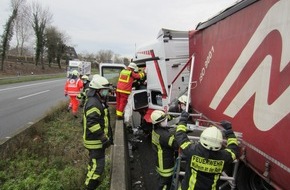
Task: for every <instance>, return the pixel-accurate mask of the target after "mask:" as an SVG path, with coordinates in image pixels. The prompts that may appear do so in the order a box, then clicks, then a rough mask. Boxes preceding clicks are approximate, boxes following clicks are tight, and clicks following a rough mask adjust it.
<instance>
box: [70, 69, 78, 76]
mask: <svg viewBox="0 0 290 190" xmlns="http://www.w3.org/2000/svg"><path fill="white" fill-rule="evenodd" d="M71 74H72V75H74V76H78V75H79V72H78V71H77V70H73V71H72V72H71Z"/></svg>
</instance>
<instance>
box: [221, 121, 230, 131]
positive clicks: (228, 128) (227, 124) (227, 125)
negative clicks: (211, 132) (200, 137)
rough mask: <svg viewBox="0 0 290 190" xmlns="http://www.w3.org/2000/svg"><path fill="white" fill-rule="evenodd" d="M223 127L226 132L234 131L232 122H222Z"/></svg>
mask: <svg viewBox="0 0 290 190" xmlns="http://www.w3.org/2000/svg"><path fill="white" fill-rule="evenodd" d="M221 125H222V126H223V128H224V129H225V130H230V129H232V124H231V122H229V121H226V120H223V121H221Z"/></svg>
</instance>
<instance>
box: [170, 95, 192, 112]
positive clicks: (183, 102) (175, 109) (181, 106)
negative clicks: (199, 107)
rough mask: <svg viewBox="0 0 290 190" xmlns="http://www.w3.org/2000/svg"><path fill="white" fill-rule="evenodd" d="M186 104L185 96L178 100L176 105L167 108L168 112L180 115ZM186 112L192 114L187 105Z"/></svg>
mask: <svg viewBox="0 0 290 190" xmlns="http://www.w3.org/2000/svg"><path fill="white" fill-rule="evenodd" d="M186 103H187V95H182V96H180V97H179V98H178V101H177V103H175V104H173V105H171V106H170V107H169V112H177V113H181V112H182V111H183V110H185V109H186ZM188 112H192V108H191V106H190V105H189V108H188Z"/></svg>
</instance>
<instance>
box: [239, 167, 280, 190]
mask: <svg viewBox="0 0 290 190" xmlns="http://www.w3.org/2000/svg"><path fill="white" fill-rule="evenodd" d="M237 188H238V190H274V188H273V187H271V185H269V184H268V183H267V182H266V181H265V180H264V179H262V178H261V177H260V176H259V175H257V174H256V173H255V172H253V171H252V170H251V169H250V168H249V167H247V166H246V165H244V164H243V165H241V167H240V168H239V171H238V175H237Z"/></svg>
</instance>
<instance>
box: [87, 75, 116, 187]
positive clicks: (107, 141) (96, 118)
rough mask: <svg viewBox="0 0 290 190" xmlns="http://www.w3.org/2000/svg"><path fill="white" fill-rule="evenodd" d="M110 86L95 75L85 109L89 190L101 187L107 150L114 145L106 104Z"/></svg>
mask: <svg viewBox="0 0 290 190" xmlns="http://www.w3.org/2000/svg"><path fill="white" fill-rule="evenodd" d="M109 87H110V84H109V82H108V80H107V79H106V78H104V77H102V76H100V75H94V76H93V78H92V81H91V82H90V84H89V90H88V93H87V99H86V102H85V105H84V108H83V127H84V130H83V132H84V134H83V141H84V146H85V148H86V149H88V151H89V157H90V161H89V165H88V171H87V176H86V181H85V185H86V188H87V190H93V189H96V188H97V187H98V186H99V185H100V177H101V175H102V174H103V172H104V168H105V150H106V148H108V147H110V145H112V144H113V135H112V129H111V126H110V113H109V109H108V105H107V103H106V96H107V95H108V93H109Z"/></svg>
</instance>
